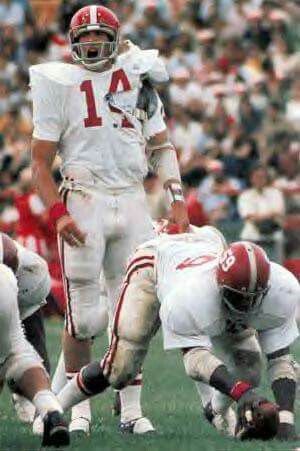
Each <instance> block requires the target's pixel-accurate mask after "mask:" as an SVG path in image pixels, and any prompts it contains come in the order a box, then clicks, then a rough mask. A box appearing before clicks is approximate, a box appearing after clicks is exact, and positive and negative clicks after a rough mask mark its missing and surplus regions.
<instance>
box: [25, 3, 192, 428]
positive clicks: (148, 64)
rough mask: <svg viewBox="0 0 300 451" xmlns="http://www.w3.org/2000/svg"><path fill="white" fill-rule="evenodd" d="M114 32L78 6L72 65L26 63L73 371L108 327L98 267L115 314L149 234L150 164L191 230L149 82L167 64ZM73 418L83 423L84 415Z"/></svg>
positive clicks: (134, 414)
mask: <svg viewBox="0 0 300 451" xmlns="http://www.w3.org/2000/svg"><path fill="white" fill-rule="evenodd" d="M119 28H120V24H119V21H118V18H117V17H116V16H115V15H114V13H113V12H112V11H110V10H109V9H107V8H105V7H103V6H99V5H92V6H87V7H84V8H82V9H80V10H79V11H77V13H75V15H74V16H73V18H72V20H71V24H70V41H71V49H72V56H73V59H74V61H75V62H76V63H77V64H76V65H75V64H66V63H48V64H47V63H46V64H40V65H36V66H32V67H31V68H30V86H31V92H32V100H33V122H34V130H33V142H32V166H33V177H34V180H35V183H36V186H37V188H38V191H39V194H40V196H41V198H42V199H43V201H44V203H45V205H46V207H47V208H49V212H50V217H51V218H52V220H53V221H54V222H55V224H56V228H57V232H58V233H59V236H60V255H61V264H62V269H63V274H64V278H65V292H66V297H67V312H66V328H65V332H64V338H63V347H64V359H65V366H66V372H67V374H69V376H70V377H72V375H73V376H74V374H76V373H77V372H78V371H79V370H80V368H81V367H82V366H83V365H85V364H87V363H88V362H89V360H90V339H91V338H92V337H94V336H96V335H98V334H99V333H100V332H102V331H103V330H105V329H106V325H107V311H106V305H105V303H104V302H101V301H100V284H99V276H100V272H101V271H102V270H103V273H104V276H105V281H106V286H107V290H108V296H109V299H110V306H111V308H110V313H111V316H112V313H113V311H114V307H115V304H116V301H117V297H118V293H119V287H120V284H121V281H122V278H123V276H124V273H125V270H126V262H127V258H128V257H129V255H130V254H131V253H132V252H133V250H134V249H135V248H136V247H137V245H139V244H141V243H142V242H144V241H145V240H147V239H150V238H151V237H152V236H153V229H152V225H151V219H150V215H149V211H148V207H147V204H146V197H145V192H144V188H143V179H144V177H145V175H146V174H147V171H148V164H149V165H150V166H151V167H152V169H153V170H155V171H156V172H157V173H158V175H159V178H160V180H161V182H162V184H163V185H164V188H165V190H166V193H167V194H168V196H169V200H170V208H171V217H170V221H171V222H173V223H176V224H178V226H179V227H180V230H181V231H185V230H186V229H187V227H188V216H187V211H186V206H185V203H184V198H183V194H182V189H181V183H180V173H179V169H178V163H177V158H176V152H175V151H174V148H173V146H172V144H171V143H170V141H169V139H168V133H167V129H166V124H165V121H164V117H163V107H162V103H161V101H160V99H159V96H158V94H157V93H156V91H155V89H154V88H153V87H152V83H155V82H163V81H166V80H167V79H168V76H167V73H166V70H165V67H164V65H163V63H162V61H161V60H160V58H159V57H158V52H157V51H156V50H140V49H139V48H138V47H136V46H134V45H132V44H130V43H123V44H120V43H119V32H120V30H119ZM56 153H58V154H59V155H60V157H61V161H62V166H61V171H62V175H63V178H64V180H63V183H62V191H61V194H62V199H61V198H60V196H59V193H58V190H57V188H56V185H55V183H54V180H53V178H52V175H51V167H52V163H53V160H54V158H55V155H56ZM138 383H140V379H138V380H137V381H135V383H134V384H133V387H132V390H131V395H129V390H127V392H126V391H125V392H123V395H122V394H121V400H122V398H123V400H124V403H126V399H127V398H128V397H129V398H130V399H129V398H128V402H129V405H130V406H131V407H129V408H128V409H127V413H126V408H125V410H124V409H123V410H122V412H121V422H122V423H125V424H127V423H128V424H129V425H131V422H132V421H133V420H134V421H136V420H139V418H140V417H141V418H142V414H141V409H140V405H139V395H138V393H139V392H140V387H138ZM126 393H127V395H128V396H127V395H126ZM134 393H135V395H133V394H134ZM132 396H135V398H136V402H135V405H136V408H134V409H133V408H132V406H133V404H134V400H133V398H132ZM79 416H80V417H83V416H84V417H85V418H86V419H87V420H90V418H89V414H86V415H85V414H83V413H82V412H80V413H79ZM140 423H141V422H140ZM123 429H124V430H125V429H126V428H123ZM136 429H137V428H135V429H134V432H137V430H136ZM145 429H147V428H145ZM148 429H150V426H149V428H148ZM139 432H142V429H139Z"/></svg>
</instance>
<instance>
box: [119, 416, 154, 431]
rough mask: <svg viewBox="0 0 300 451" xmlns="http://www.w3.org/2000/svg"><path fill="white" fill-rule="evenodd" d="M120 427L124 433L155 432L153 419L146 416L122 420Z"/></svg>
mask: <svg viewBox="0 0 300 451" xmlns="http://www.w3.org/2000/svg"><path fill="white" fill-rule="evenodd" d="M119 429H120V432H121V433H122V434H147V433H149V432H155V429H154V427H153V425H152V423H151V421H150V420H148V418H146V417H141V418H136V419H135V420H130V421H126V422H121V423H120V425H119Z"/></svg>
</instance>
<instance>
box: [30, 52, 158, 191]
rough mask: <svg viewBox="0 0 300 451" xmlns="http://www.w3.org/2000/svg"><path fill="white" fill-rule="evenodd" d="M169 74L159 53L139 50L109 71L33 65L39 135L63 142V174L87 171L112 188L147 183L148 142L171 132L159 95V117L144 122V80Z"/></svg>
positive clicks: (60, 145)
mask: <svg viewBox="0 0 300 451" xmlns="http://www.w3.org/2000/svg"><path fill="white" fill-rule="evenodd" d="M163 70H164V67H163V66H162V65H161V60H160V59H159V57H158V52H157V51H155V50H147V51H146V50H145V51H142V50H140V49H138V48H136V47H131V49H130V50H129V51H127V52H126V53H124V54H121V55H120V56H119V57H118V58H117V60H116V63H115V64H114V65H113V67H112V68H111V69H110V70H107V71H105V72H103V73H99V72H93V71H89V70H87V69H85V68H84V67H82V66H79V65H74V64H66V63H58V62H51V63H45V64H38V65H35V66H32V67H31V68H30V86H31V93H32V101H33V123H34V130H33V137H34V138H37V139H41V140H47V141H53V142H57V143H58V149H59V154H60V156H61V159H62V172H63V173H65V172H66V170H67V169H70V168H74V167H75V168H76V167H81V168H82V167H83V168H85V169H88V170H90V171H91V172H92V173H93V174H94V175H95V176H96V177H97V178H99V181H100V183H101V182H102V183H103V184H104V185H105V186H108V187H110V188H126V187H128V186H132V185H134V184H136V183H141V182H142V180H143V178H144V176H145V175H146V173H147V159H146V155H145V144H146V141H145V139H148V138H150V137H151V136H153V135H155V134H157V133H160V132H162V131H163V130H165V129H166V125H165V122H164V118H163V107H162V104H161V101H160V99H159V97H158V96H157V100H158V106H157V109H156V112H155V113H154V115H153V116H152V117H151V118H149V119H145V120H144V121H140V120H139V119H138V114H137V110H136V104H137V99H138V94H139V89H140V87H141V77H142V75H143V74H145V73H149V74H150V75H151V76H152V77H153V76H154V77H158V78H159V75H160V74H159V72H163ZM155 71H156V72H157V71H158V73H156V72H155ZM163 75H164V74H163Z"/></svg>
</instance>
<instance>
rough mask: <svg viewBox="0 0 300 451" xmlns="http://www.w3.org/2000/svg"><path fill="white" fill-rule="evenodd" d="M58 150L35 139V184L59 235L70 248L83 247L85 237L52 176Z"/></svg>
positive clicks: (33, 157)
mask: <svg viewBox="0 0 300 451" xmlns="http://www.w3.org/2000/svg"><path fill="white" fill-rule="evenodd" d="M56 150H57V148H56V143H54V142H51V141H41V140H36V139H33V141H32V147H31V155H32V177H33V182H34V184H35V186H36V188H37V191H38V193H39V195H40V197H41V199H42V201H43V202H44V204H45V206H46V207H47V208H48V209H49V217H50V219H51V221H52V222H53V223H54V224H55V227H56V230H57V233H58V234H60V235H61V237H62V238H63V239H64V240H65V241H66V242H67V243H68V244H69V245H70V246H82V245H83V244H84V242H85V235H84V234H83V233H82V231H81V230H80V229H79V228H78V226H77V224H76V223H75V221H74V220H73V218H72V217H71V216H70V214H69V212H68V210H67V207H66V206H65V205H64V204H63V203H62V202H61V200H60V197H59V193H58V189H57V186H56V184H55V181H54V178H53V176H52V165H53V161H54V158H55V155H56Z"/></svg>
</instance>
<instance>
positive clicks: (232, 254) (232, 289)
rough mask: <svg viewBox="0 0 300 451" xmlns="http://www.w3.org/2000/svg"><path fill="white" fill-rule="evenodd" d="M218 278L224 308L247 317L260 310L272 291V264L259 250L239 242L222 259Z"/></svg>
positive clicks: (231, 245)
mask: <svg viewBox="0 0 300 451" xmlns="http://www.w3.org/2000/svg"><path fill="white" fill-rule="evenodd" d="M216 276H217V283H218V286H219V288H220V292H221V296H222V301H223V303H224V305H225V307H226V308H227V309H228V310H229V311H230V312H232V313H237V314H247V313H250V312H254V311H257V310H258V309H259V307H260V305H261V303H262V300H263V298H264V296H265V295H266V294H267V292H268V290H269V277H270V261H269V259H268V257H267V255H266V253H265V251H264V250H263V249H262V248H261V247H260V246H258V245H256V244H254V243H251V242H248V241H237V242H235V243H232V244H230V245H229V247H228V248H227V249H226V250H225V251H224V252H223V254H222V255H221V257H220V260H219V263H218V266H217V273H216Z"/></svg>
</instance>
